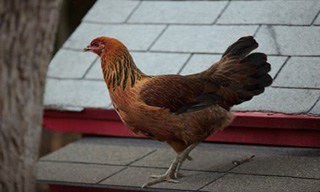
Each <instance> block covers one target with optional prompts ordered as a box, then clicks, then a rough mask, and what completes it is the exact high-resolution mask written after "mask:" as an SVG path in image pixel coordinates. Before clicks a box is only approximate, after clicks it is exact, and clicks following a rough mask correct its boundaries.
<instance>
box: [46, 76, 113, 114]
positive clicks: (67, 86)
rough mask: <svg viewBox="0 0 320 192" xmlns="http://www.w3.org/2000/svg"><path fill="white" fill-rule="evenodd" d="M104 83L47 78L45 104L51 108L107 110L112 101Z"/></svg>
mask: <svg viewBox="0 0 320 192" xmlns="http://www.w3.org/2000/svg"><path fill="white" fill-rule="evenodd" d="M106 90H107V88H106V85H105V83H104V82H103V81H86V80H65V79H64V80H60V79H52V78H47V82H46V87H45V97H44V102H45V105H46V107H50V108H60V109H64V108H68V107H96V108H107V107H108V106H109V105H110V104H111V100H110V98H109V95H108V93H107V91H106Z"/></svg>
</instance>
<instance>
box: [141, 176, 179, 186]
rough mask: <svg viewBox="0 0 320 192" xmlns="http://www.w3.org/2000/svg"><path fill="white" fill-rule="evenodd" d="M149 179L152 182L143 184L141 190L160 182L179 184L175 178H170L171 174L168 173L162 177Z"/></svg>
mask: <svg viewBox="0 0 320 192" xmlns="http://www.w3.org/2000/svg"><path fill="white" fill-rule="evenodd" d="M150 177H151V178H153V179H154V180H152V181H149V182H147V183H145V184H143V185H142V187H141V188H145V187H148V186H151V185H154V184H157V183H161V182H169V183H179V181H178V180H176V178H175V177H174V176H172V174H170V173H165V174H163V175H150Z"/></svg>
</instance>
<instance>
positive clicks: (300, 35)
mask: <svg viewBox="0 0 320 192" xmlns="http://www.w3.org/2000/svg"><path fill="white" fill-rule="evenodd" d="M257 41H258V42H259V43H260V45H261V48H259V50H260V51H263V52H266V53H268V54H283V55H319V44H318V42H319V41H320V27H301V26H299V27H298V26H263V27H261V29H260V30H259V31H258V33H257Z"/></svg>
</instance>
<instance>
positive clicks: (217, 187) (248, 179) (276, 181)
mask: <svg viewBox="0 0 320 192" xmlns="http://www.w3.org/2000/svg"><path fill="white" fill-rule="evenodd" d="M319 186H320V181H319V180H307V179H298V178H290V177H289V178H288V177H271V176H256V175H236V174H227V175H226V176H224V177H223V178H221V179H219V180H217V181H216V182H214V183H212V184H210V185H208V186H206V187H205V188H203V190H204V191H210V192H238V191H246V192H257V191H263V192H293V191H294V192H306V191H317V190H319Z"/></svg>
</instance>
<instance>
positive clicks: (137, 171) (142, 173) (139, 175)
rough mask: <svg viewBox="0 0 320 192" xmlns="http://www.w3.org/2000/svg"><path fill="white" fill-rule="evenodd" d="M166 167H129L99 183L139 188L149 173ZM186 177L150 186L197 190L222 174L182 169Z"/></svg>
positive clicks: (159, 172)
mask: <svg viewBox="0 0 320 192" xmlns="http://www.w3.org/2000/svg"><path fill="white" fill-rule="evenodd" d="M165 171H166V169H154V168H142V167H130V168H128V169H126V170H124V171H122V172H120V173H118V174H116V175H114V176H112V177H110V178H108V179H107V180H105V181H103V182H101V184H107V185H123V183H125V184H126V185H127V186H134V187H137V188H140V186H141V184H142V183H145V182H146V181H147V180H148V177H149V175H153V174H158V175H160V174H163V173H164V172H165ZM181 173H183V174H184V175H185V176H186V177H183V178H181V179H180V182H179V183H174V184H172V183H159V184H156V185H154V186H152V187H151V188H157V189H171V190H172V189H179V190H189V191H190V190H197V189H198V188H200V187H202V186H203V185H205V184H207V183H209V182H211V181H213V180H214V179H216V178H218V177H219V176H221V175H222V174H221V173H220V174H219V173H208V172H198V171H183V172H181Z"/></svg>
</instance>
